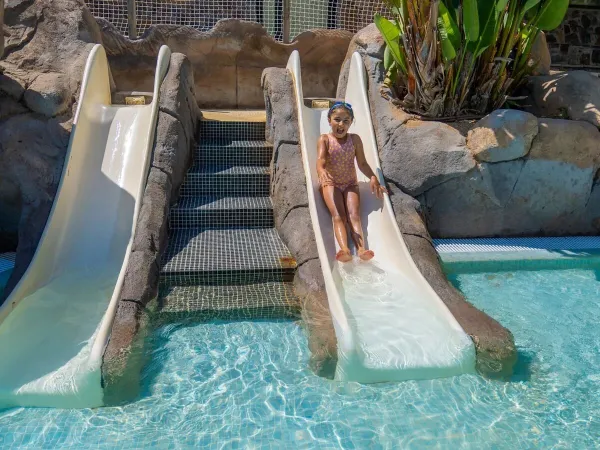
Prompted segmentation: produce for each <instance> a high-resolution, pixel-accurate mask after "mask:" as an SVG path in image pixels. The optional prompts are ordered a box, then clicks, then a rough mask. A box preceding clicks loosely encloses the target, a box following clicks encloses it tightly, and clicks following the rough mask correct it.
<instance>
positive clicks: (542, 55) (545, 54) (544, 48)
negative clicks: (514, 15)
mask: <svg viewBox="0 0 600 450" xmlns="http://www.w3.org/2000/svg"><path fill="white" fill-rule="evenodd" d="M529 64H530V65H531V66H535V68H534V69H533V75H549V74H550V66H551V65H552V58H551V56H550V50H549V49H548V43H547V42H546V34H545V33H544V32H543V31H540V34H538V36H537V38H536V39H535V42H534V43H533V46H532V47H531V53H530V54H529Z"/></svg>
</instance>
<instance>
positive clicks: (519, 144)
mask: <svg viewBox="0 0 600 450" xmlns="http://www.w3.org/2000/svg"><path fill="white" fill-rule="evenodd" d="M537 134H538V122H537V118H536V117H535V116H534V115H533V114H529V113H526V112H524V111H517V110H514V109H499V110H496V111H493V112H491V113H490V114H488V115H487V116H485V117H484V118H483V119H481V120H480V121H479V122H477V123H476V124H475V127H474V128H473V129H471V130H470V131H469V134H468V137H467V146H468V147H469V150H471V152H472V153H473V156H474V157H475V159H476V160H478V161H487V162H501V161H510V160H513V159H517V158H521V157H523V156H525V155H526V154H527V153H528V152H529V149H530V148H531V142H532V141H533V138H534V137H535V136H537Z"/></svg>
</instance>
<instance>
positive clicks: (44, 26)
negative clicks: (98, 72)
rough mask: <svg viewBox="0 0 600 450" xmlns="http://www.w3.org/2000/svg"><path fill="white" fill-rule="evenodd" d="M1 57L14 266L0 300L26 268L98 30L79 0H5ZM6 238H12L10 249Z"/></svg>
mask: <svg viewBox="0 0 600 450" xmlns="http://www.w3.org/2000/svg"><path fill="white" fill-rule="evenodd" d="M4 14H5V15H4V30H3V32H4V38H5V48H4V57H3V59H1V60H0V121H2V123H0V180H3V181H2V182H1V183H0V211H2V216H3V218H2V220H0V242H2V243H4V244H3V245H6V247H5V250H12V251H14V250H15V248H14V246H15V244H16V243H17V242H16V239H15V238H14V236H16V235H18V247H17V248H16V251H17V257H16V264H15V269H14V270H13V273H12V275H11V278H10V279H9V281H8V284H7V286H6V288H5V290H4V293H2V295H0V303H1V302H2V301H3V300H4V298H6V296H8V294H9V293H10V291H11V290H12V289H13V287H14V286H15V284H16V283H17V282H18V281H19V279H20V277H21V276H22V274H23V273H24V272H25V270H26V269H27V267H28V265H29V263H30V261H31V259H32V257H33V255H34V253H35V250H36V248H37V244H38V242H39V239H40V237H41V234H42V232H43V229H44V227H45V224H46V221H47V218H48V214H49V212H50V209H51V207H52V202H53V200H54V195H55V193H56V189H57V187H58V182H59V179H60V175H61V172H62V167H63V164H64V157H65V153H66V149H67V146H68V142H69V133H70V130H71V117H72V114H73V112H74V110H75V106H76V105H74V103H73V102H74V101H75V100H76V99H77V94H78V90H79V85H80V83H81V78H82V75H83V69H84V67H85V62H86V59H87V57H88V54H89V51H90V50H91V48H92V46H93V44H94V43H95V42H100V40H101V34H100V28H99V26H98V24H97V23H96V21H95V20H94V18H93V17H92V16H91V15H90V13H89V11H88V10H87V9H86V8H84V7H83V4H82V3H81V2H80V1H78V0H58V1H57V0H54V1H52V0H36V1H33V0H11V1H10V2H5V10H4ZM8 243H12V246H9V245H8Z"/></svg>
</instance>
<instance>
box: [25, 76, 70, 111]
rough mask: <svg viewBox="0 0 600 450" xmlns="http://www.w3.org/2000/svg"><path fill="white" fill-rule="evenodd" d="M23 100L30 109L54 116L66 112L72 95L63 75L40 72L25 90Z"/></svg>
mask: <svg viewBox="0 0 600 450" xmlns="http://www.w3.org/2000/svg"><path fill="white" fill-rule="evenodd" d="M23 101H24V102H25V105H26V106H27V107H28V108H29V109H30V110H32V111H34V112H37V113H40V114H42V115H44V116H46V117H54V116H57V115H59V114H63V113H65V112H67V110H68V108H69V106H70V104H71V102H72V96H71V93H70V92H69V90H68V89H67V86H66V85H65V77H64V75H62V74H59V73H41V74H39V75H38V76H37V77H35V79H34V80H33V81H32V82H31V84H30V85H29V87H28V88H27V90H26V91H25V94H24V98H23Z"/></svg>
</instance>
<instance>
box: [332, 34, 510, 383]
mask: <svg viewBox="0 0 600 450" xmlns="http://www.w3.org/2000/svg"><path fill="white" fill-rule="evenodd" d="M383 49H384V44H383V40H382V38H381V35H380V34H379V32H378V31H377V29H376V28H375V26H374V25H370V26H368V27H366V28H365V29H363V30H361V31H360V32H359V33H358V34H357V35H356V36H355V37H354V39H353V41H352V42H351V43H350V46H349V49H348V54H347V57H346V60H345V62H344V65H343V68H342V72H341V74H340V83H339V86H338V92H337V97H338V98H343V97H344V94H345V89H346V83H347V77H348V69H349V63H350V57H351V55H352V53H353V52H354V51H358V52H359V53H360V54H361V56H362V57H363V61H364V63H365V67H366V70H367V80H368V94H369V101H370V105H371V114H372V116H373V117H375V118H376V120H373V125H374V128H375V135H376V139H377V144H378V147H379V152H380V155H379V156H380V160H381V165H382V170H383V173H384V176H385V179H386V182H387V184H388V188H389V189H390V192H391V194H390V200H391V201H392V205H393V207H394V213H395V215H396V220H397V222H398V226H399V227H400V231H401V232H402V234H403V236H404V240H405V242H406V245H407V247H408V249H409V251H410V253H411V255H412V257H413V259H414V261H415V263H416V265H417V267H418V268H419V270H420V271H421V273H422V274H423V276H425V278H426V279H427V281H428V282H429V284H430V285H431V286H432V287H433V289H434V290H435V291H436V292H437V294H438V295H439V296H440V298H441V299H442V301H443V302H444V303H445V304H446V306H447V307H448V309H449V310H450V312H451V313H452V314H453V315H454V317H455V318H456V320H457V321H458V322H459V324H460V325H461V327H462V328H463V329H464V330H465V332H466V333H467V334H468V335H469V336H471V338H472V339H473V342H474V344H475V349H476V352H477V369H478V370H479V371H480V372H481V373H483V374H485V375H488V376H505V375H509V374H510V373H512V368H513V365H514V363H515V361H516V357H517V351H516V347H515V344H514V339H513V336H512V334H511V333H510V331H508V330H507V329H506V328H504V327H502V326H501V325H500V324H499V323H498V322H496V321H495V320H494V319H492V318H491V317H489V316H488V315H487V314H485V313H484V312H482V311H479V310H478V309H476V308H475V307H473V306H472V305H471V304H470V303H468V302H467V301H466V300H465V298H464V297H463V295H462V294H461V293H460V292H459V291H458V290H456V289H455V288H454V287H453V286H452V285H451V284H450V283H449V282H448V280H447V278H446V276H445V275H444V273H443V271H442V268H441V265H440V262H439V259H438V255H437V252H436V251H435V248H434V246H433V243H432V240H431V236H430V233H429V231H428V227H431V214H432V211H429V210H428V209H427V203H426V202H423V199H424V195H426V193H428V192H430V191H431V190H432V189H436V188H437V187H439V188H440V189H443V186H446V185H447V184H448V183H450V181H451V180H453V179H456V178H458V177H464V178H466V179H468V178H469V177H470V176H471V174H472V173H473V172H474V171H475V170H477V162H476V160H475V159H474V157H473V156H472V154H471V152H470V151H469V150H468V149H467V146H466V133H467V131H468V130H469V129H470V128H472V124H469V123H459V124H452V126H451V125H450V124H443V123H440V122H421V121H417V120H414V118H412V117H411V116H410V115H408V114H406V113H404V112H403V111H402V110H401V109H400V108H398V107H396V106H395V105H394V103H393V101H394V98H393V94H392V93H391V92H390V91H389V90H388V89H387V88H385V87H384V86H383V85H382V83H383V80H384V76H385V73H384V70H383ZM382 94H383V95H382ZM460 195H462V194H459V193H456V198H457V199H458V198H460ZM417 198H418V200H417ZM419 200H421V201H419ZM465 203H466V205H467V207H470V206H469V205H470V204H469V203H467V202H465ZM434 214H436V212H435V210H434ZM440 217H441V214H440ZM443 217H444V218H445V217H446V216H443ZM460 223H464V222H463V221H462V220H461V222H460ZM430 230H431V228H430ZM432 234H433V233H432Z"/></svg>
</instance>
